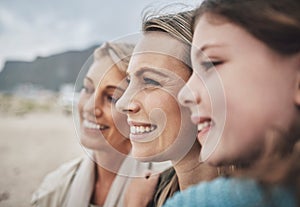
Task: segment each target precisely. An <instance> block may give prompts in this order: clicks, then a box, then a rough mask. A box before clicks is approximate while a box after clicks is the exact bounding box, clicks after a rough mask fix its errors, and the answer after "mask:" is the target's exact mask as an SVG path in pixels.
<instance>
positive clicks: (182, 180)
mask: <svg viewBox="0 0 300 207" xmlns="http://www.w3.org/2000/svg"><path fill="white" fill-rule="evenodd" d="M200 150H201V146H200V145H199V143H198V142H197V141H196V142H195V143H194V145H193V146H192V148H191V150H190V151H189V152H188V154H187V155H186V156H185V157H184V158H183V159H181V160H180V161H178V162H176V163H175V162H173V164H174V165H173V166H174V169H175V171H176V174H177V177H178V182H179V188H180V190H184V189H186V188H188V187H189V186H191V185H195V184H197V183H199V182H201V181H208V180H212V179H214V178H215V177H216V176H217V169H216V168H215V167H211V166H209V165H207V164H203V163H200V162H199V155H200Z"/></svg>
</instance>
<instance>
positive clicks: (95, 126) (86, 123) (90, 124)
mask: <svg viewBox="0 0 300 207" xmlns="http://www.w3.org/2000/svg"><path fill="white" fill-rule="evenodd" d="M83 126H84V127H86V128H89V129H100V130H102V129H105V128H106V126H103V125H99V124H96V123H93V122H90V121H88V120H84V121H83Z"/></svg>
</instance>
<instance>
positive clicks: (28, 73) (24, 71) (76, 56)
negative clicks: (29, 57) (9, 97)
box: [0, 46, 97, 92]
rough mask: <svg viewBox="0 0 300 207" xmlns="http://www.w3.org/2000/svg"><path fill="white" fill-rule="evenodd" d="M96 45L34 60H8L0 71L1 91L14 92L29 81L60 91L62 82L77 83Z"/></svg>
mask: <svg viewBox="0 0 300 207" xmlns="http://www.w3.org/2000/svg"><path fill="white" fill-rule="evenodd" d="M96 47H97V46H93V47H90V48H88V49H86V50H82V51H68V52H64V53H60V54H55V55H51V56H48V57H38V58H36V59H35V60H34V61H32V62H25V61H7V62H6V63H5V65H4V68H3V70H2V71H1V72H0V91H5V92H12V91H13V89H14V88H16V87H18V86H19V85H22V84H28V83H31V84H33V85H38V86H39V87H42V88H43V89H48V90H52V91H58V90H59V88H60V86H61V85H62V84H65V83H75V80H76V78H77V75H78V73H79V71H80V69H81V67H82V66H83V64H84V63H85V61H86V60H87V58H88V57H89V56H90V55H91V54H93V51H94V49H95V48H96Z"/></svg>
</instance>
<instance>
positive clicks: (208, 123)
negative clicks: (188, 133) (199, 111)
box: [197, 119, 212, 133]
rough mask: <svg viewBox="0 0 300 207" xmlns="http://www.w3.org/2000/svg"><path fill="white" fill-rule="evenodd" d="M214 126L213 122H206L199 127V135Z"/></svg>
mask: <svg viewBox="0 0 300 207" xmlns="http://www.w3.org/2000/svg"><path fill="white" fill-rule="evenodd" d="M211 126H212V120H211V119H209V120H206V121H203V122H201V123H199V124H198V125H197V129H198V133H200V132H203V131H205V130H208V129H209V128H210V127H211Z"/></svg>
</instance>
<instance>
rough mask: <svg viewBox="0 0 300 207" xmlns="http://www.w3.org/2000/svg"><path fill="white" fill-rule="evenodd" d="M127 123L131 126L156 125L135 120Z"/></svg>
mask: <svg viewBox="0 0 300 207" xmlns="http://www.w3.org/2000/svg"><path fill="white" fill-rule="evenodd" d="M127 123H128V125H129V126H148V125H154V124H151V123H146V122H138V121H133V120H129V119H128V120H127Z"/></svg>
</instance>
